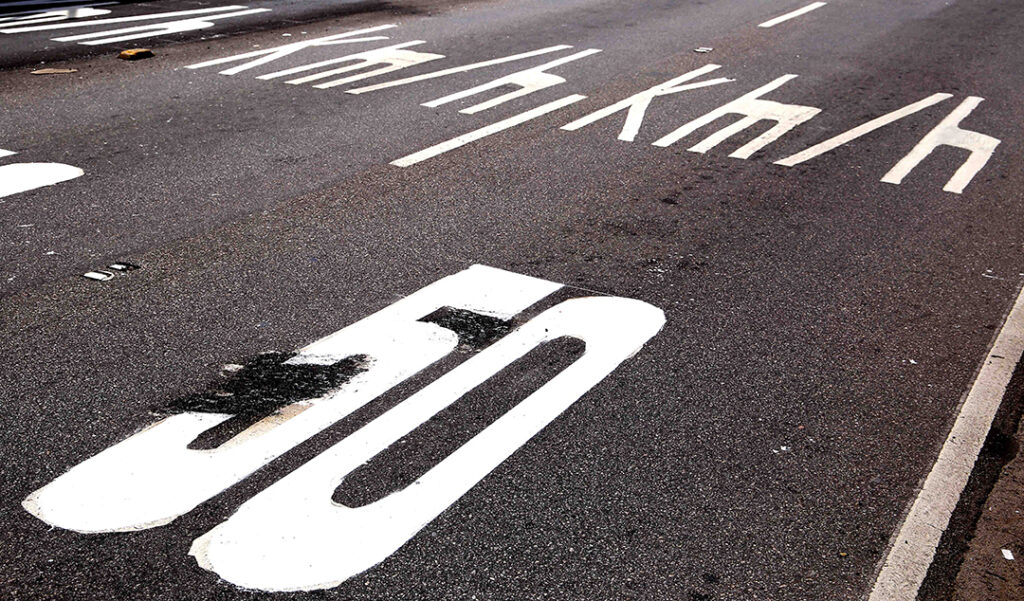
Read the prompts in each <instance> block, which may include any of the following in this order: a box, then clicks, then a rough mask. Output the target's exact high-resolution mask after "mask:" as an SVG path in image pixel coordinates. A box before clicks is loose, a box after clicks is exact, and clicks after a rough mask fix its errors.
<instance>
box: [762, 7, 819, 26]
mask: <svg viewBox="0 0 1024 601" xmlns="http://www.w3.org/2000/svg"><path fill="white" fill-rule="evenodd" d="M825 4H827V3H826V2H812V3H811V4H808V5H807V6H805V7H803V8H800V9H797V10H794V11H793V12H791V13H786V14H784V15H780V16H778V17H775V18H774V19H770V20H768V21H765V22H764V23H761V24H760V25H758V27H774V26H776V25H778V24H779V23H782V22H783V21H788V20H790V19H793V18H795V17H799V16H800V15H806V14H807V13H809V12H811V11H812V10H816V9H819V8H821V7H822V6H825Z"/></svg>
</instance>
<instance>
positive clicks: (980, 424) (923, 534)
mask: <svg viewBox="0 0 1024 601" xmlns="http://www.w3.org/2000/svg"><path fill="white" fill-rule="evenodd" d="M1022 351H1024V291H1021V290H1018V292H1017V299H1016V301H1014V304H1013V308H1012V309H1011V310H1010V313H1009V314H1008V315H1007V317H1006V321H1004V322H1003V326H1002V328H1000V329H999V334H998V335H997V336H996V339H995V341H994V342H993V343H992V346H991V348H990V349H989V351H988V354H987V355H986V357H985V361H984V363H982V365H981V368H980V369H979V370H978V375H977V377H975V379H974V382H973V383H972V384H971V388H970V390H969V391H968V392H967V395H966V397H965V399H964V402H963V404H962V405H961V406H960V411H959V413H958V414H957V418H956V422H955V423H954V424H953V428H952V429H951V430H950V432H949V436H947V437H946V440H945V442H944V443H943V445H942V450H941V451H940V452H939V457H938V459H936V460H935V464H934V465H933V466H932V469H931V471H930V472H929V473H928V477H927V478H926V479H925V481H924V485H923V486H922V488H921V491H920V492H919V493H918V495H917V498H916V499H915V500H914V503H913V505H912V506H911V508H910V511H909V512H908V513H907V517H906V518H905V519H904V520H903V523H902V525H901V526H900V529H899V532H898V534H896V536H895V537H893V538H892V539H891V546H890V549H889V552H888V554H887V555H886V558H885V561H884V562H883V563H882V568H881V570H880V571H879V573H878V577H877V578H876V579H875V584H874V586H873V587H872V589H871V595H870V597H869V598H868V601H914V600H915V599H916V598H917V594H918V590H919V589H920V587H921V583H922V582H924V578H925V575H926V574H927V572H928V568H929V567H930V566H931V564H932V560H933V559H934V557H935V550H936V548H937V547H938V545H939V541H940V539H941V538H942V534H943V533H944V532H945V530H946V527H947V526H948V525H949V520H950V518H951V517H952V515H953V511H954V510H955V509H956V506H957V504H958V503H959V502H960V495H961V494H963V491H964V488H965V487H966V486H967V482H968V480H969V478H970V476H971V472H972V471H974V464H975V462H976V461H977V459H978V453H979V452H980V451H981V448H982V446H983V445H984V444H985V439H986V438H987V437H988V432H989V429H990V428H991V427H992V420H993V419H994V418H995V415H996V412H997V411H998V410H999V406H1000V405H1001V404H1002V400H1003V396H1004V395H1005V394H1006V387H1007V386H1008V385H1009V383H1010V378H1011V377H1012V376H1013V373H1014V371H1015V370H1016V368H1017V363H1018V362H1019V361H1020V358H1021V353H1022Z"/></svg>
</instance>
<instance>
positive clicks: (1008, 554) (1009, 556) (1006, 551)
mask: <svg viewBox="0 0 1024 601" xmlns="http://www.w3.org/2000/svg"><path fill="white" fill-rule="evenodd" d="M1003 559H1005V560H1006V561H1013V551H1011V550H1009V549H1003Z"/></svg>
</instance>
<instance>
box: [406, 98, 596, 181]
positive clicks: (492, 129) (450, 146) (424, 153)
mask: <svg viewBox="0 0 1024 601" xmlns="http://www.w3.org/2000/svg"><path fill="white" fill-rule="evenodd" d="M584 98H586V96H584V95H582V94H573V95H572V96H566V97H565V98H561V99H559V100H555V101H554V102H549V103H547V104H544V105H541V106H538V107H537V108H535V109H530V110H528V111H526V112H525V113H519V114H518V115H516V116H514V117H509V118H508V119H505V120H504V121H498V122H497V123H492V124H490V125H488V126H486V127H482V128H480V129H478V130H475V131H471V132H469V133H468V134H463V135H461V136H459V137H457V138H452V139H451V140H448V141H447V142H442V143H440V144H437V145H435V146H431V147H430V148H427V149H425V150H421V151H419V152H415V153H413V154H410V155H409V156H405V157H402V158H400V159H398V160H395V161H391V164H392V165H394V166H396V167H409V166H410V165H415V164H416V163H419V162H420V161H425V160H427V159H430V158H433V157H436V156H437V155H439V154H444V153H446V152H448V151H449V150H455V149H456V148H459V147H460V146H465V145H466V144H469V143H470V142H475V141H476V140H479V139H480V138H486V137H487V136H489V135H491V134H495V133H498V132H499V131H504V130H506V129H509V128H510V127H515V126H517V125H519V124H520V123H526V122H527V121H529V120H531V119H536V118H537V117H540V116H541V115H546V114H548V113H550V112H552V111H557V110H558V109H560V108H563V107H566V106H569V105H570V104H572V103H574V102H579V101H580V100H583V99H584Z"/></svg>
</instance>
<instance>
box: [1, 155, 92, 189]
mask: <svg viewBox="0 0 1024 601" xmlns="http://www.w3.org/2000/svg"><path fill="white" fill-rule="evenodd" d="M2 152H3V153H6V154H0V156H9V155H11V154H14V153H13V152H9V151H2ZM82 175H85V172H84V171H82V170H81V169H79V168H78V167H72V166H71V165H64V164H62V163H14V164H13V165H2V166H0V198H3V197H4V196H10V195H12V194H18V193H19V192H27V191H29V190H35V189H36V188H43V187H45V186H52V185H54V184H59V183H61V182H66V181H68V180H71V179H75V178H76V177H81V176H82Z"/></svg>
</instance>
